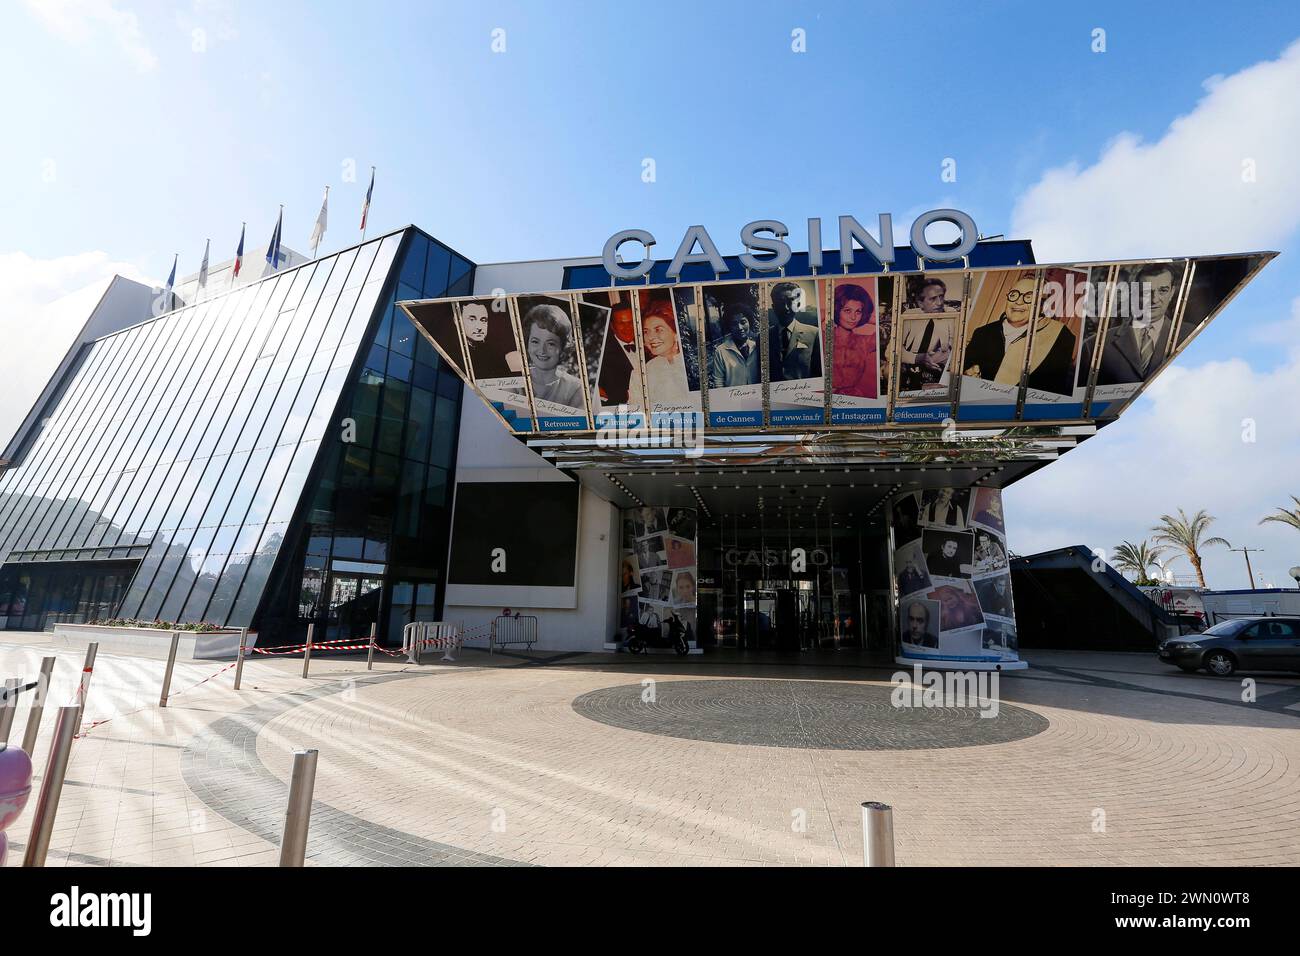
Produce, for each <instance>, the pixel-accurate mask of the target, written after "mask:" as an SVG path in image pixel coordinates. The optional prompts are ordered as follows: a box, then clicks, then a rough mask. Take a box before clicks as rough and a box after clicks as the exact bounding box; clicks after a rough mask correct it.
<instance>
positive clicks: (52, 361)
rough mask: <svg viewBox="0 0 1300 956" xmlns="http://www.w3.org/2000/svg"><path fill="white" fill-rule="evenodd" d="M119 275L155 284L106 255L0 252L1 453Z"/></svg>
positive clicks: (129, 265) (93, 253)
mask: <svg viewBox="0 0 1300 956" xmlns="http://www.w3.org/2000/svg"><path fill="white" fill-rule="evenodd" d="M115 274H120V275H123V276H126V277H127V278H129V279H136V280H137V281H140V282H146V283H148V284H150V285H152V284H153V282H152V281H151V280H149V279H146V278H145V277H143V276H142V275H141V274H140V271H139V270H138V269H136V267H135V266H133V265H131V264H130V263H126V262H115V261H113V260H112V259H111V258H110V257H109V256H108V254H107V253H104V252H84V253H81V254H79V255H73V256H62V257H60V258H56V259H33V258H32V257H30V256H28V255H26V254H25V253H21V252H11V253H0V339H2V340H3V342H4V350H3V352H0V448H3V446H4V445H5V444H7V443H8V441H9V438H10V437H12V435H13V433H14V432H15V431H16V430H17V428H18V426H19V424H21V423H22V420H23V418H24V417H26V415H27V413H28V411H30V410H31V407H32V403H33V402H35V401H36V398H37V397H38V396H39V395H40V393H41V390H42V389H43V388H44V387H45V384H46V382H48V381H49V379H50V376H51V375H53V373H54V370H55V369H56V368H58V365H59V362H61V361H62V360H63V356H64V355H65V354H66V353H67V351H68V348H69V347H70V346H71V345H72V343H73V341H74V340H75V339H76V337H77V334H78V333H79V332H80V331H81V328H82V326H84V325H85V324H86V320H87V319H88V318H90V313H91V311H92V310H93V309H94V308H95V305H96V303H98V302H99V299H100V297H101V296H102V295H103V293H104V289H105V288H107V286H108V283H109V280H110V279H111V278H112V277H113V276H114V275H115Z"/></svg>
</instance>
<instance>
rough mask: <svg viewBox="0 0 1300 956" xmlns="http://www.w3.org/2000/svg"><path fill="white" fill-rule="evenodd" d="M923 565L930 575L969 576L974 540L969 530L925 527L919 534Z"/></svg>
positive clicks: (937, 576)
mask: <svg viewBox="0 0 1300 956" xmlns="http://www.w3.org/2000/svg"><path fill="white" fill-rule="evenodd" d="M921 548H922V550H923V551H924V552H925V566H926V568H927V569H928V570H929V572H930V576H931V577H935V578H969V577H970V575H971V564H972V563H973V562H974V551H975V540H974V535H972V534H971V532H969V531H940V530H931V529H928V528H927V529H926V530H925V531H924V532H923V534H922V536H921Z"/></svg>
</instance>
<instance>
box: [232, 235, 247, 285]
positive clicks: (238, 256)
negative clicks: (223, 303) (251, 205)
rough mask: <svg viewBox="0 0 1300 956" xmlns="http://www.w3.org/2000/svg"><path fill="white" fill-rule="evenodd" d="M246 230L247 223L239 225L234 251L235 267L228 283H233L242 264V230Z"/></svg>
mask: <svg viewBox="0 0 1300 956" xmlns="http://www.w3.org/2000/svg"><path fill="white" fill-rule="evenodd" d="M247 228H248V223H240V225H239V248H238V249H236V250H235V267H234V271H233V272H232V273H231V276H230V281H231V282H234V281H235V278H236V277H237V276H238V275H239V267H240V266H242V265H243V264H244V230H245V229H247Z"/></svg>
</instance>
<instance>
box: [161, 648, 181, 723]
mask: <svg viewBox="0 0 1300 956" xmlns="http://www.w3.org/2000/svg"><path fill="white" fill-rule="evenodd" d="M180 643H181V632H180V631H172V647H171V650H169V651H168V652H167V669H166V670H165V671H163V685H162V693H161V694H160V695H159V696H158V706H159V707H166V706H167V692H168V691H170V690H171V689H172V668H173V667H175V666H176V648H177V647H179V646H180Z"/></svg>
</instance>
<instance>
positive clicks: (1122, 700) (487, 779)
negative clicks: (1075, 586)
mask: <svg viewBox="0 0 1300 956" xmlns="http://www.w3.org/2000/svg"><path fill="white" fill-rule="evenodd" d="M82 653H83V652H82V651H81V650H80V649H78V648H74V647H67V646H63V645H54V644H51V643H50V637H49V636H48V635H45V634H30V633H13V632H10V633H5V634H3V635H0V677H4V676H11V675H12V676H17V675H20V674H21V675H27V676H28V677H29V678H31V677H34V675H35V674H36V672H37V669H38V667H39V664H40V659H41V657H42V656H45V655H47V654H55V655H57V657H58V664H57V666H56V669H55V675H56V679H55V682H54V686H53V689H52V692H51V696H50V707H49V708H47V711H46V719H45V722H44V725H43V728H42V732H41V736H40V740H39V742H38V745H37V748H36V750H37V755H38V757H37V761H36V762H37V765H38V766H37V772H38V773H39V772H40V771H41V770H42V769H43V765H44V760H45V756H46V754H47V752H48V747H49V739H50V735H51V733H52V731H53V725H54V714H55V708H56V707H57V705H58V704H60V703H64V702H66V701H67V700H68V699H69V698H70V697H71V695H72V692H73V687H74V677H75V676H76V674H77V672H78V671H79V669H80V664H81V658H82ZM1024 656H1025V658H1026V659H1027V660H1029V662H1030V665H1031V666H1030V669H1029V670H1028V671H1023V672H1019V673H1015V674H1011V675H1005V676H1003V677H1002V679H1001V695H1000V697H1001V700H1000V706H999V709H998V713H997V716H996V717H991V718H985V717H981V716H980V715H979V712H978V710H977V709H976V708H975V707H969V708H941V709H899V708H896V707H893V706H892V705H891V704H890V691H891V690H892V689H893V688H892V687H891V685H890V676H891V673H892V669H891V668H872V667H864V666H822V665H820V664H819V665H816V666H807V665H800V666H792V665H790V664H788V663H781V662H778V661H759V662H749V663H741V662H737V661H733V660H726V659H724V658H722V657H720V656H705V657H702V658H692V659H687V660H681V659H677V658H675V657H651V658H648V659H636V660H634V659H631V658H629V657H627V656H620V657H617V658H615V657H612V656H608V655H576V654H568V655H565V654H553V653H551V654H547V653H537V654H532V655H526V654H506V655H500V654H498V655H493V656H491V657H489V656H488V655H487V654H486V653H483V652H482V651H478V650H466V651H464V652H463V653H462V655H461V658H460V661H459V662H458V663H456V664H445V665H444V664H426V665H424V666H411V665H407V664H406V663H405V662H404V661H402V660H393V659H383V660H380V661H377V662H376V664H375V668H374V670H373V671H369V672H368V671H367V670H366V668H365V661H364V659H358V658H346V659H339V658H335V659H327V658H321V657H317V658H315V659H313V661H312V667H311V676H310V677H308V678H307V679H303V678H302V677H301V670H302V663H301V660H300V659H298V658H269V659H267V658H258V659H254V660H252V661H250V662H249V663H248V664H247V665H246V667H245V670H244V679H243V689H242V690H241V691H238V692H236V691H234V690H233V688H232V686H231V685H232V678H233V671H231V670H225V671H224V672H222V673H219V674H217V676H215V677H212V675H213V674H216V673H217V672H218V671H221V670H222V668H223V667H225V664H223V663H220V662H192V661H187V662H178V664H177V667H176V675H175V677H174V679H173V685H172V686H173V693H174V694H175V696H174V697H173V699H172V701H171V703H170V704H169V706H168V707H167V708H166V709H160V708H158V707H157V695H158V688H159V685H160V682H161V678H162V671H163V662H162V660H161V659H155V658H147V657H138V656H136V657H123V656H116V655H113V654H110V653H107V652H101V653H100V656H99V660H98V663H97V666H96V668H95V674H94V679H93V683H92V685H91V691H90V700H89V704H88V708H87V713H86V715H85V720H86V722H87V723H91V722H97V721H102V722H100V723H96V724H95V725H94V726H93V727H91V729H90V730H89V732H88V733H87V734H86V735H85V736H84V737H83V738H81V739H79V740H78V741H77V742H76V744H75V745H74V749H73V754H72V760H71V764H70V766H69V770H68V779H67V784H66V786H65V789H64V792H63V799H62V803H61V806H60V808H59V813H58V818H57V825H56V829H55V833H54V839H53V845H52V849H51V852H50V857H49V861H48V862H49V865H69V866H106V865H113V866H151V865H179V866H192V865H215V866H272V865H275V863H276V861H277V855H278V850H277V847H278V841H279V834H280V829H281V826H282V824H283V813H284V805H285V797H286V793H287V779H288V775H289V769H290V763H291V755H292V751H293V750H294V749H296V748H300V747H316V748H318V749H319V750H320V764H319V772H318V777H317V782H316V793H315V800H316V802H315V806H314V809H313V815H312V830H311V840H310V842H309V847H308V862H309V864H311V863H316V864H327V865H458V864H465V863H471V864H480V865H493V866H511V865H543V866H556V865H575V864H576V865H596V866H605V865H753V864H777V865H790V864H798V865H835V866H842V865H850V866H854V865H860V863H861V855H862V842H861V820H860V811H859V805H860V804H861V803H862V801H864V800H880V801H884V802H886V803H889V804H891V805H892V806H893V807H894V815H895V827H896V836H897V858H898V862H899V864H900V865H931V864H957V865H965V864H992V865H1014V864H1084V865H1089V864H1121V865H1127V864H1155V865H1172V864H1226V865H1263V864H1292V865H1295V864H1300V679H1297V678H1295V677H1292V676H1289V675H1263V674H1261V675H1256V678H1257V681H1258V683H1257V686H1256V688H1255V693H1256V700H1255V701H1253V702H1245V701H1243V700H1242V686H1241V683H1240V681H1238V680H1218V679H1214V678H1210V677H1208V676H1205V675H1188V674H1183V673H1182V672H1180V671H1177V670H1174V669H1172V668H1167V667H1164V666H1162V665H1160V664H1159V663H1158V662H1157V661H1156V660H1155V659H1154V656H1147V655H1140V654H1084V653H1078V652H1060V651H1058V652H1045V651H1040V652H1032V651H1030V652H1027V653H1026V654H1025V655H1024ZM210 677H211V679H210V680H206V681H205V679H206V678H210ZM200 681H205V682H203V683H200ZM177 692H179V693H177ZM25 722H26V705H25V704H24V705H23V706H22V707H21V708H20V710H19V713H18V715H17V720H16V721H15V727H14V732H13V734H12V738H13V739H14V740H15V741H17V740H20V739H21V736H22V729H23V726H24V724H25ZM33 802H34V801H33ZM30 821H31V807H30V805H29V808H28V810H27V811H26V812H25V813H24V815H23V817H22V818H21V819H20V820H19V821H18V823H17V824H16V825H15V826H13V827H12V828H11V829H10V830H9V836H10V840H11V842H12V844H13V852H11V854H10V859H9V865H10V866H13V865H17V864H18V863H19V862H21V856H22V845H23V844H24V842H25V841H26V839H27V834H28V830H29V827H30Z"/></svg>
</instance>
